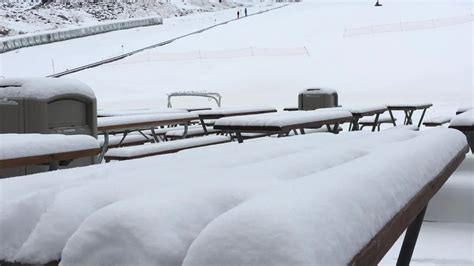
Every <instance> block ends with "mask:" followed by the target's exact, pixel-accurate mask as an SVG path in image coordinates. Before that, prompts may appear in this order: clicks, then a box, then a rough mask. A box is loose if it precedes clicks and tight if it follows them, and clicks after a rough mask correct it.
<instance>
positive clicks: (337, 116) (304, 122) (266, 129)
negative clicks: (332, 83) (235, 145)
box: [214, 108, 353, 143]
mask: <svg viewBox="0 0 474 266" xmlns="http://www.w3.org/2000/svg"><path fill="white" fill-rule="evenodd" d="M351 121H353V116H352V114H351V112H349V111H346V110H342V109H339V108H323V109H317V110H314V111H292V112H277V113H267V114H257V115H245V116H235V117H226V118H221V119H218V120H217V121H216V122H215V124H214V129H219V130H222V131H223V132H230V133H235V134H236V136H237V139H238V141H239V142H240V143H241V142H243V138H242V133H266V134H279V135H280V136H281V135H284V134H287V133H288V132H290V131H292V130H301V133H302V134H304V129H305V128H319V127H322V126H327V127H328V129H330V128H329V126H330V125H334V127H333V130H330V131H333V132H334V133H336V132H337V131H338V129H339V124H342V123H345V122H351Z"/></svg>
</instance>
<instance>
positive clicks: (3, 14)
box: [0, 0, 254, 37]
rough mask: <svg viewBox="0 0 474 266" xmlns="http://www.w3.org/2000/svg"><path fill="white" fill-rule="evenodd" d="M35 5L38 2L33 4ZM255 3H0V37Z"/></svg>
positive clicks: (172, 0)
mask: <svg viewBox="0 0 474 266" xmlns="http://www.w3.org/2000/svg"><path fill="white" fill-rule="evenodd" d="M35 2H37V1H35ZM253 2H254V1H252V0H249V1H245V0H244V1H239V0H237V1H223V2H222V3H220V2H219V1H217V0H216V1H213V0H211V1H209V0H185V1H183V0H167V1H141V0H139V1H133V2H127V1H109V2H104V1H97V2H84V1H73V2H68V3H61V2H60V1H51V2H48V3H46V4H38V3H33V2H32V3H28V2H23V3H22V2H20V3H16V2H11V3H3V2H0V37H1V36H14V35H22V34H25V33H35V32H41V31H48V30H56V29H71V28H76V27H84V26H92V25H96V24H99V23H101V22H114V21H116V20H124V19H131V18H143V17H151V16H159V17H165V18H169V17H181V16H185V15H189V14H193V13H202V12H213V11H219V10H223V9H228V8H235V7H239V6H242V5H243V4H244V5H250V4H253Z"/></svg>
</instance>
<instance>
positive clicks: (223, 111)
mask: <svg viewBox="0 0 474 266" xmlns="http://www.w3.org/2000/svg"><path fill="white" fill-rule="evenodd" d="M276 111H277V110H276V109H275V108H270V107H255V108H217V109H212V110H206V111H196V112H195V113H197V114H198V115H199V119H200V120H201V125H202V128H203V129H204V132H206V134H207V132H208V129H207V127H206V123H205V121H204V120H209V119H210V120H215V119H219V118H223V117H230V116H242V115H255V114H265V113H273V112H276Z"/></svg>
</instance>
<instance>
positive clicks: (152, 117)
mask: <svg viewBox="0 0 474 266" xmlns="http://www.w3.org/2000/svg"><path fill="white" fill-rule="evenodd" d="M198 118H199V117H198V116H197V115H196V114H194V113H188V112H186V113H157V114H143V115H138V114H136V115H122V116H111V117H99V118H97V126H98V127H110V126H128V125H130V124H138V123H148V122H156V121H166V120H180V119H183V120H186V119H189V120H192V119H198Z"/></svg>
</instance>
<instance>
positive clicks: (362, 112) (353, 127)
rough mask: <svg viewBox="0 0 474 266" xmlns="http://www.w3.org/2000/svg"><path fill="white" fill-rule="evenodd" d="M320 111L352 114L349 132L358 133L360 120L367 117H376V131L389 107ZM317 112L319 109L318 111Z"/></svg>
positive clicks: (293, 109) (295, 108) (290, 110)
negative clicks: (380, 119) (381, 117)
mask: <svg viewBox="0 0 474 266" xmlns="http://www.w3.org/2000/svg"><path fill="white" fill-rule="evenodd" d="M320 109H331V110H346V111H349V112H351V113H352V116H353V121H352V123H351V124H350V126H349V131H358V130H360V129H361V128H360V124H359V120H360V119H361V118H363V117H367V116H375V121H374V123H373V126H372V131H375V129H376V128H377V125H378V120H379V116H380V115H381V114H383V113H384V112H385V111H387V106H384V105H380V106H366V107H344V106H338V107H328V108H320ZM316 110H317V109H316ZM283 111H289V112H294V111H298V108H297V107H287V108H284V109H283Z"/></svg>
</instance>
